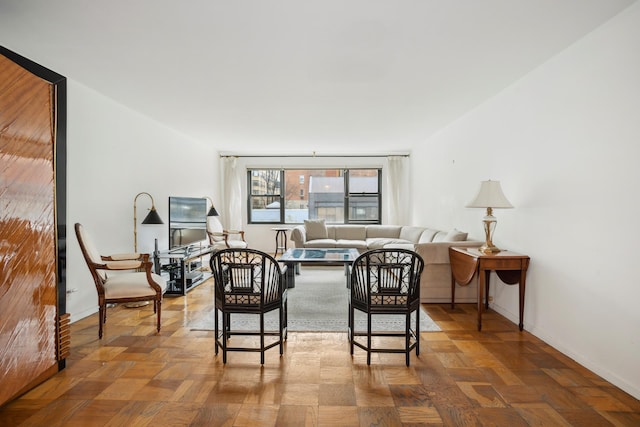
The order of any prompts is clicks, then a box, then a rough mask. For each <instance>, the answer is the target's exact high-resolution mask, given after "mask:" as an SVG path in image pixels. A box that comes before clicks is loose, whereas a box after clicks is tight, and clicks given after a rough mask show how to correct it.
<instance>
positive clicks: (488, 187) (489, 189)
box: [467, 180, 513, 209]
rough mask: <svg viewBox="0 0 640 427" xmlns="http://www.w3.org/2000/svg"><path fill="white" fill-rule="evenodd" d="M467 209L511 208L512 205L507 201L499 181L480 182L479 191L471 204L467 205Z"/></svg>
mask: <svg viewBox="0 0 640 427" xmlns="http://www.w3.org/2000/svg"><path fill="white" fill-rule="evenodd" d="M467 207H468V208H503V209H508V208H513V205H512V204H511V203H510V202H509V200H507V198H506V197H505V195H504V193H503V192H502V187H500V181H491V180H489V181H482V182H481V183H480V191H478V195H477V196H476V198H475V199H473V201H472V202H471V203H469V204H468V205H467Z"/></svg>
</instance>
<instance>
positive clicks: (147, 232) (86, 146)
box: [67, 80, 219, 321]
mask: <svg viewBox="0 0 640 427" xmlns="http://www.w3.org/2000/svg"><path fill="white" fill-rule="evenodd" d="M67 124H68V134H67V181H68V184H67V289H68V290H76V292H73V293H68V294H67V311H68V312H69V313H71V319H72V321H76V320H78V319H80V318H82V317H85V316H87V315H89V314H92V313H94V312H96V311H97V307H98V306H97V304H98V300H97V296H96V290H95V286H94V284H93V281H92V279H91V275H90V274H89V270H88V269H87V266H86V264H85V262H84V259H83V258H82V253H81V252H80V247H79V246H78V241H77V239H76V236H75V231H74V229H73V225H74V224H75V223H76V222H79V223H81V224H83V225H84V226H85V228H86V229H87V231H88V232H89V233H90V234H91V236H92V238H93V240H94V243H95V244H96V246H97V247H98V249H99V250H100V251H101V252H102V253H105V254H108V253H114V252H120V253H122V252H133V246H134V244H133V200H134V198H135V196H136V194H138V193H140V192H142V191H145V192H148V193H150V194H151V195H152V196H153V198H154V200H155V205H156V208H157V210H158V213H159V214H160V216H161V218H162V219H163V220H164V221H165V224H164V225H148V226H147V225H141V224H140V222H141V221H142V219H143V218H144V217H145V216H146V214H147V212H148V209H149V208H150V207H151V200H150V199H149V198H148V197H146V196H141V197H139V198H138V202H137V215H138V251H139V252H152V251H153V249H154V239H155V238H157V239H158V241H159V246H160V248H166V247H167V245H168V228H167V221H168V197H169V196H190V197H201V196H212V195H213V194H215V192H216V191H215V190H216V189H217V188H218V185H219V181H218V173H217V165H218V163H217V161H216V156H215V155H214V153H215V150H214V149H213V148H211V147H208V146H206V145H202V144H199V143H196V142H195V141H193V140H190V139H188V138H187V137H185V136H183V135H180V134H178V133H176V132H175V131H173V130H171V129H169V128H167V127H165V126H163V125H162V124H161V123H158V122H155V121H153V120H150V119H149V118H147V117H145V116H143V115H141V114H139V113H137V112H135V111H132V110H130V109H128V108H126V107H124V106H122V105H120V104H118V103H116V102H114V101H113V100H111V99H109V98H106V97H104V96H103V95H101V94H99V93H97V92H95V91H93V90H91V89H89V88H87V87H85V86H83V85H81V84H79V83H78V82H75V81H73V80H69V81H68V121H67Z"/></svg>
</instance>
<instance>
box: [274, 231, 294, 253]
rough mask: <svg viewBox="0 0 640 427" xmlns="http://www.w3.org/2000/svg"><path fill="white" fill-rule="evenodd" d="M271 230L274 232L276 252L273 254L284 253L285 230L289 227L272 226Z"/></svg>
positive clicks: (285, 242)
mask: <svg viewBox="0 0 640 427" xmlns="http://www.w3.org/2000/svg"><path fill="white" fill-rule="evenodd" d="M272 230H273V231H275V232H276V252H275V254H276V255H278V253H281V254H283V253H285V252H286V250H287V231H289V230H290V228H285V227H274V228H272Z"/></svg>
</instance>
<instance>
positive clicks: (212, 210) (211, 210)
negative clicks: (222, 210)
mask: <svg viewBox="0 0 640 427" xmlns="http://www.w3.org/2000/svg"><path fill="white" fill-rule="evenodd" d="M207 216H218V211H217V210H216V208H214V207H213V205H211V209H209V212H208V213H207Z"/></svg>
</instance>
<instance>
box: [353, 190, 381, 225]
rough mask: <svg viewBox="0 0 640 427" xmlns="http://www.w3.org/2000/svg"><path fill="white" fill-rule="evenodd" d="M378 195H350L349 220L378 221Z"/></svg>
mask: <svg viewBox="0 0 640 427" xmlns="http://www.w3.org/2000/svg"><path fill="white" fill-rule="evenodd" d="M379 211H380V210H379V209H378V196H350V197H349V220H351V221H365V222H370V221H372V222H377V221H378V212H379Z"/></svg>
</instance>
